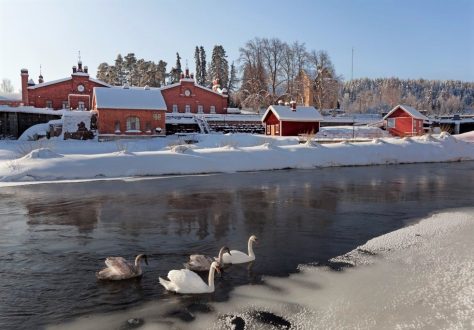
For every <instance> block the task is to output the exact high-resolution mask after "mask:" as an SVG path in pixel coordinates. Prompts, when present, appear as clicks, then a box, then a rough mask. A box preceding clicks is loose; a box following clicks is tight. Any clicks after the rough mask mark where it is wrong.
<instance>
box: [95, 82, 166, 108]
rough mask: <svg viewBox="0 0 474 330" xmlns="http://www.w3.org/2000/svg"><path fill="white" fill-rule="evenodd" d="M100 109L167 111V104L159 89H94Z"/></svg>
mask: <svg viewBox="0 0 474 330" xmlns="http://www.w3.org/2000/svg"><path fill="white" fill-rule="evenodd" d="M93 98H95V100H96V101H95V102H96V107H97V108H98V109H101V108H102V109H135V110H166V103H165V100H164V98H163V95H161V90H160V89H158V88H153V89H145V88H143V87H140V88H136V87H130V88H122V87H112V88H106V87H94V96H93Z"/></svg>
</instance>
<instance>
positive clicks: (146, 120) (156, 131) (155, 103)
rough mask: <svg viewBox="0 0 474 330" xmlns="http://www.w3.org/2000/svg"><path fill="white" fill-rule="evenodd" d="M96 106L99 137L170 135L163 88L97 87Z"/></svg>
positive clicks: (94, 103)
mask: <svg viewBox="0 0 474 330" xmlns="http://www.w3.org/2000/svg"><path fill="white" fill-rule="evenodd" d="M92 106H93V109H94V110H95V111H97V130H98V132H99V137H101V136H102V137H105V136H117V137H119V136H124V135H126V136H137V135H138V136H143V135H145V136H161V135H164V134H166V130H165V121H166V119H165V114H166V103H165V100H164V99H163V96H162V95H161V91H160V89H159V88H149V87H129V86H128V85H125V86H123V87H112V88H104V87H96V88H94V94H93V98H92Z"/></svg>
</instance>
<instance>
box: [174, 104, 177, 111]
mask: <svg viewBox="0 0 474 330" xmlns="http://www.w3.org/2000/svg"><path fill="white" fill-rule="evenodd" d="M173 112H178V105H177V104H173Z"/></svg>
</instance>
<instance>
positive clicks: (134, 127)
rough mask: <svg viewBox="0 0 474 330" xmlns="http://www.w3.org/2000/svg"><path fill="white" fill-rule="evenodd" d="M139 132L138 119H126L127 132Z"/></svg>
mask: <svg viewBox="0 0 474 330" xmlns="http://www.w3.org/2000/svg"><path fill="white" fill-rule="evenodd" d="M139 130H140V118H138V117H128V118H127V132H128V131H132V132H136V131H139Z"/></svg>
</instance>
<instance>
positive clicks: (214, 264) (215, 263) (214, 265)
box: [211, 261, 221, 274]
mask: <svg viewBox="0 0 474 330" xmlns="http://www.w3.org/2000/svg"><path fill="white" fill-rule="evenodd" d="M211 269H214V270H215V271H217V272H218V273H219V274H220V273H221V268H220V267H219V263H218V262H217V261H214V262H213V263H212V264H211Z"/></svg>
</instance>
